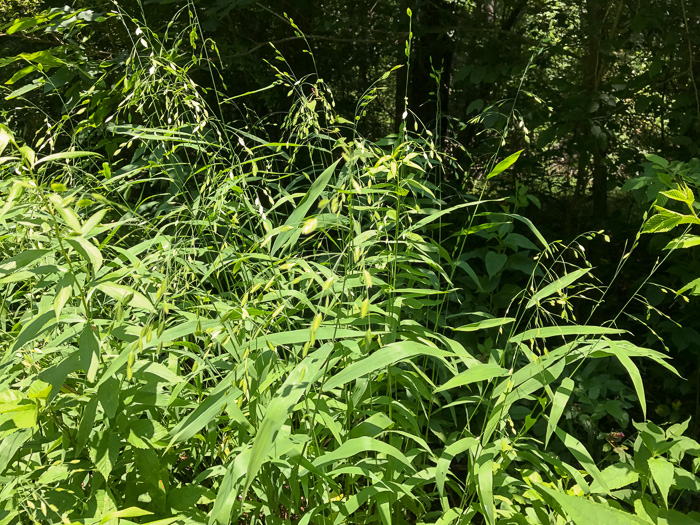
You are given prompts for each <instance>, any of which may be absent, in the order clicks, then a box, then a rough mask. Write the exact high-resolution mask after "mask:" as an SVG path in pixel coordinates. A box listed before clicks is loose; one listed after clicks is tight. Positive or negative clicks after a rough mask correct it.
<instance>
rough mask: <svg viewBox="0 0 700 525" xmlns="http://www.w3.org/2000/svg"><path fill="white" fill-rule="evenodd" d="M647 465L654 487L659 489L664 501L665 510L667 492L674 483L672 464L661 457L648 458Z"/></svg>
mask: <svg viewBox="0 0 700 525" xmlns="http://www.w3.org/2000/svg"><path fill="white" fill-rule="evenodd" d="M648 463H649V470H650V471H651V477H652V478H653V479H654V483H656V486H657V487H659V492H661V497H662V498H663V499H664V504H665V505H666V508H668V492H669V490H671V485H673V483H674V468H673V464H671V463H669V461H668V460H667V459H665V458H663V457H661V456H658V457H653V458H649V460H648Z"/></svg>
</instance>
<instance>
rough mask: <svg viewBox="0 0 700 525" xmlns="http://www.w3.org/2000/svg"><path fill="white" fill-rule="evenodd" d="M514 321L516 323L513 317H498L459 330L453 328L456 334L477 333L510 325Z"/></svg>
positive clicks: (467, 325) (460, 327) (458, 328)
mask: <svg viewBox="0 0 700 525" xmlns="http://www.w3.org/2000/svg"><path fill="white" fill-rule="evenodd" d="M513 321H515V319H514V318H513V317H497V318H495V319H485V320H483V321H478V322H476V323H470V324H465V325H464V326H458V327H457V328H453V330H454V331H456V332H476V331H478V330H485V329H487V328H494V327H496V326H503V325H506V324H510V323H512V322H513Z"/></svg>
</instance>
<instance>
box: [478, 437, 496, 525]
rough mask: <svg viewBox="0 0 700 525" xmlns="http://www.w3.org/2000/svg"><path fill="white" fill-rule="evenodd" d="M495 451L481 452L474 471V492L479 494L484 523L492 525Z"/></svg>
mask: <svg viewBox="0 0 700 525" xmlns="http://www.w3.org/2000/svg"><path fill="white" fill-rule="evenodd" d="M495 455H496V451H495V449H494V448H493V446H491V447H489V448H488V449H486V450H482V451H481V454H480V455H479V457H477V458H476V465H475V469H476V472H477V484H476V491H477V494H479V503H481V507H482V513H483V515H484V517H485V518H486V523H488V524H489V525H494V524H495V523H496V509H495V505H494V500H493V458H494V456H495Z"/></svg>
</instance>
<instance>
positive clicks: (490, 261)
mask: <svg viewBox="0 0 700 525" xmlns="http://www.w3.org/2000/svg"><path fill="white" fill-rule="evenodd" d="M507 261H508V256H507V255H506V254H505V253H496V252H488V253H487V254H486V257H485V258H484V264H485V265H486V272H487V273H488V274H489V278H490V279H493V278H494V276H495V275H496V274H497V273H498V272H500V271H501V270H502V269H503V267H504V266H505V264H506V262H507Z"/></svg>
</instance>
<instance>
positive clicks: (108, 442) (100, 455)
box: [90, 430, 121, 480]
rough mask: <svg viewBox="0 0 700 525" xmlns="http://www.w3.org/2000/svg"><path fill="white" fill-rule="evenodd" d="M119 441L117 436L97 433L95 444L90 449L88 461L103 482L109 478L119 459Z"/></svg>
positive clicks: (106, 432)
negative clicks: (100, 475) (89, 460)
mask: <svg viewBox="0 0 700 525" xmlns="http://www.w3.org/2000/svg"><path fill="white" fill-rule="evenodd" d="M120 441H121V440H120V439H119V435H118V434H115V433H113V432H112V431H110V430H104V431H101V432H98V434H97V440H96V443H95V444H94V446H93V447H92V448H91V449H90V459H91V460H92V462H93V464H94V465H95V468H96V469H97V470H98V472H99V473H100V474H102V476H103V477H104V478H105V480H106V479H108V478H109V474H110V473H111V472H112V469H113V468H114V464H115V463H116V462H117V458H118V457H119V445H120Z"/></svg>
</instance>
